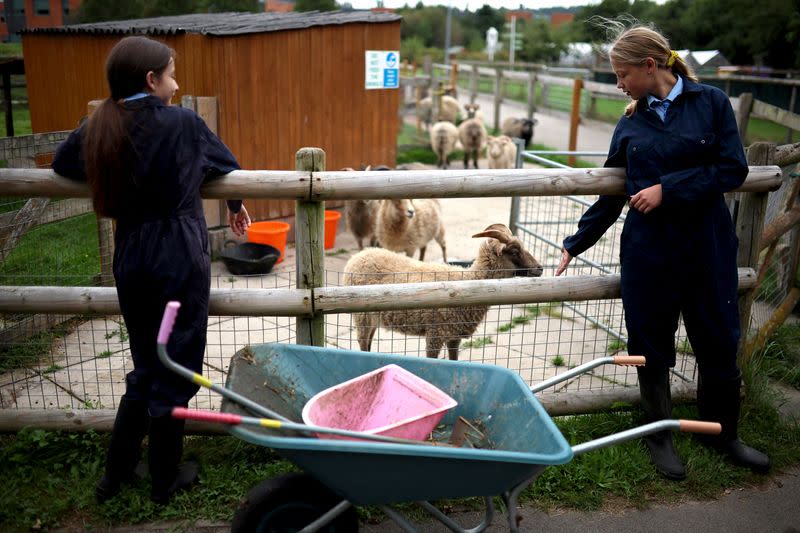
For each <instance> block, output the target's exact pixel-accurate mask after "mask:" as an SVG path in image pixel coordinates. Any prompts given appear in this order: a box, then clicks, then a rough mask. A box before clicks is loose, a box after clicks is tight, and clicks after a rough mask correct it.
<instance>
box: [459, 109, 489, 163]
mask: <svg viewBox="0 0 800 533" xmlns="http://www.w3.org/2000/svg"><path fill="white" fill-rule="evenodd" d="M458 137H459V139H460V140H461V145H462V146H463V147H464V168H469V157H470V156H472V161H473V162H474V163H475V168H478V155H479V154H480V152H481V148H483V145H484V144H486V128H485V127H484V126H483V122H481V121H480V120H479V119H477V118H468V119H467V120H465V121H464V122H462V123H461V124H459V125H458Z"/></svg>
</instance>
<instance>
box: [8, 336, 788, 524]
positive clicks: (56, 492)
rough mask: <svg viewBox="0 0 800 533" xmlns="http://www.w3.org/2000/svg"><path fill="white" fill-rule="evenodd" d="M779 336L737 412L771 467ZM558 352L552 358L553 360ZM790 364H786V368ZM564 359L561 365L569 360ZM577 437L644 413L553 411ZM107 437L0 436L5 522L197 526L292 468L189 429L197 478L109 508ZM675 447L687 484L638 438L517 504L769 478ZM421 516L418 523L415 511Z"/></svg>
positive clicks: (777, 436) (692, 493)
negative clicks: (664, 470) (665, 475)
mask: <svg viewBox="0 0 800 533" xmlns="http://www.w3.org/2000/svg"><path fill="white" fill-rule="evenodd" d="M795 335H797V332H793V334H792V335H789V334H783V335H779V336H777V337H776V339H775V340H774V341H773V345H774V346H778V347H780V350H778V349H777V348H773V353H772V355H770V356H769V357H768V356H767V355H765V353H760V354H756V356H755V357H754V359H753V363H752V364H751V365H749V366H748V367H747V368H745V379H746V380H747V383H748V388H747V397H746V403H745V404H744V408H743V410H742V419H741V423H740V427H739V429H740V435H741V437H742V439H743V440H744V441H745V442H747V443H749V444H751V445H753V446H755V447H757V448H759V449H761V450H764V451H765V452H766V453H768V454H769V455H770V456H771V458H772V460H773V462H774V464H775V471H779V470H780V469H781V468H783V467H785V466H787V465H792V464H796V463H798V462H800V426H798V425H797V424H796V423H795V424H793V425H792V424H789V423H787V422H786V421H783V420H781V419H780V418H779V417H778V414H777V410H776V407H775V405H776V404H775V401H776V400H775V397H774V396H773V394H772V393H771V390H770V389H769V387H768V379H767V377H766V375H765V372H764V370H765V368H768V366H769V365H770V364H773V363H770V358H772V359H779V360H780V359H782V358H783V357H784V356H785V354H786V353H788V352H789V351H791V350H800V343H798V339H797V337H796V336H795ZM557 358H558V356H556V357H554V358H553V360H552V361H551V362H552V363H553V364H556V363H557V361H556V359H557ZM792 361H794V360H791V359H789V360H785V361H784V362H785V363H786V364H787V365H791V364H793V363H792ZM562 363H563V361H562ZM674 414H675V417H676V418H689V419H692V418H697V410H696V408H695V407H694V406H693V405H680V406H677V407H676V409H675V413H674ZM554 422H555V424H556V426H557V427H558V428H559V430H560V431H561V432H562V434H563V435H564V437H565V438H566V439H567V441H568V442H569V443H570V444H571V445H575V444H578V443H582V442H586V441H589V440H591V439H595V438H599V437H602V436H605V435H609V434H612V433H617V432H620V431H623V430H625V429H629V428H631V427H633V426H635V425H637V424H638V423H639V411H638V410H635V409H631V408H630V406H627V405H620V406H617V408H616V409H614V410H610V411H609V412H605V413H600V414H590V415H579V416H565V417H557V418H555V419H554ZM108 439H109V436H108V435H99V434H97V433H94V432H92V431H89V432H87V433H61V432H46V431H42V430H29V429H26V430H23V431H21V432H19V433H18V434H16V435H2V436H0V476H2V479H3V482H4V485H5V487H6V490H4V491H2V492H1V493H0V529H2V530H3V531H26V530H29V529H31V528H34V527H35V528H37V529H52V528H57V527H65V528H71V529H103V528H108V527H112V526H119V525H126V524H127V525H130V524H141V523H145V522H155V521H179V522H181V523H184V524H186V526H185V527H190V525H191V523H192V522H193V521H195V520H214V521H219V520H230V519H231V518H232V516H233V513H234V510H235V508H236V505H237V502H238V501H239V500H240V499H241V498H242V497H243V496H244V494H245V493H246V492H247V490H248V489H249V488H250V487H251V486H253V485H255V484H256V483H258V482H260V481H262V480H263V479H265V478H268V477H272V476H276V475H280V474H284V473H287V472H290V471H293V470H295V467H294V466H293V465H292V464H291V463H289V462H287V461H285V460H282V459H281V458H280V457H279V456H278V455H277V454H275V453H273V452H271V451H270V450H268V449H267V448H264V447H259V446H255V445H251V444H249V443H246V442H244V441H241V440H238V439H235V438H233V437H227V436H225V437H188V438H187V439H186V451H185V455H186V457H190V458H195V459H197V460H199V462H200V464H201V469H202V470H201V483H200V484H199V485H198V486H196V487H195V488H193V489H192V490H191V491H189V492H186V493H183V494H181V495H179V496H177V497H175V498H174V500H173V502H172V503H171V504H170V505H168V506H165V507H161V508H160V507H156V506H154V505H152V504H151V503H150V501H149V500H148V498H147V490H148V486H149V483H148V481H147V480H146V479H145V480H139V481H137V482H136V483H135V484H134V485H133V486H132V487H127V488H125V489H124V490H123V491H122V493H121V494H120V495H119V496H118V497H116V498H114V499H112V500H110V501H109V502H108V503H107V504H105V505H103V506H98V505H97V504H96V503H95V502H94V499H93V494H94V483H95V482H96V480H97V479H98V478H99V477H100V475H101V474H102V467H103V461H104V456H105V449H106V446H107V445H108ZM675 443H676V446H677V449H678V453H679V454H680V456H681V457H682V459H683V460H684V461H685V463H686V464H687V465H688V477H687V479H686V480H685V481H682V482H669V483H667V482H664V480H663V479H662V478H661V477H659V476H658V474H656V472H655V470H654V469H653V468H652V466H651V465H650V461H649V458H648V456H647V453H646V451H645V449H644V447H643V446H642V445H641V444H640V443H639V441H638V440H634V441H629V442H625V443H622V444H617V445H615V446H612V447H608V448H604V449H602V450H598V451H594V452H591V453H587V454H585V455H582V456H580V457H577V458H575V459H573V460H572V461H571V462H569V463H568V464H565V465H561V466H553V467H550V468H547V469H545V471H544V473H543V474H542V475H541V476H540V477H539V478H538V480H537V481H536V483H535V484H534V485H533V486H532V487H529V488H527V489H526V490H525V491H524V492H523V495H522V501H523V502H525V503H526V504H527V505H534V506H536V507H538V508H541V509H547V510H553V509H564V508H568V509H578V510H584V511H592V510H596V509H599V508H601V507H602V506H603V505H604V504H605V503H606V502H608V501H609V500H611V501H613V502H614V505H615V506H617V507H620V506H621V507H637V508H645V507H647V506H648V505H651V504H652V503H653V502H659V503H665V502H678V501H684V500H687V499H688V500H698V499H700V500H702V499H708V498H715V497H718V496H719V495H720V494H721V493H722V492H723V491H726V490H731V489H734V488H736V487H746V486H749V485H752V484H759V483H761V482H762V481H763V480H764V479H765V478H764V477H763V476H758V475H755V474H751V473H750V472H749V471H747V470H745V469H741V468H736V467H733V466H731V465H729V464H727V463H726V462H725V461H724V460H723V459H722V458H721V457H720V456H719V455H717V454H715V453H713V452H711V451H709V450H708V449H706V448H705V447H703V446H701V445H700V444H698V443H697V442H696V440H695V439H693V438H692V437H691V436H689V435H686V434H680V433H679V434H675ZM437 504H438V506H439V507H440V508H441V507H464V506H466V507H470V506H475V505H477V504H476V503H475V499H468V500H456V501H442V502H437ZM359 513H360V515H361V517H362V520H364V521H376V520H380V519H381V516H382V515H381V513H380V511H379V510H377V509H375V508H371V507H367V508H362V509H359ZM419 516H421V514H420V515H415V517H414V519H419V518H418V517H419Z"/></svg>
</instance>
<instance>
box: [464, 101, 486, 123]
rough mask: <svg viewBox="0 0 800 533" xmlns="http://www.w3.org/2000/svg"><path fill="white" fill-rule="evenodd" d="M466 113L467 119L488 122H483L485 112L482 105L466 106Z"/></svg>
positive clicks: (472, 104) (471, 104)
mask: <svg viewBox="0 0 800 533" xmlns="http://www.w3.org/2000/svg"><path fill="white" fill-rule="evenodd" d="M464 111H466V113H467V118H477V119H478V120H480V121H481V122H486V121H485V120H483V111H481V105H480V104H475V103H469V104H464Z"/></svg>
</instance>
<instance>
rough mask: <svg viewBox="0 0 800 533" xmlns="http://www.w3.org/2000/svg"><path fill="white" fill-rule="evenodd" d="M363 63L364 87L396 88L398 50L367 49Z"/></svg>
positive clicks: (398, 74)
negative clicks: (364, 69)
mask: <svg viewBox="0 0 800 533" xmlns="http://www.w3.org/2000/svg"><path fill="white" fill-rule="evenodd" d="M364 64H365V66H366V71H365V73H364V88H365V89H397V88H398V87H399V86H400V52H398V51H397V50H367V52H366V57H365V61H364Z"/></svg>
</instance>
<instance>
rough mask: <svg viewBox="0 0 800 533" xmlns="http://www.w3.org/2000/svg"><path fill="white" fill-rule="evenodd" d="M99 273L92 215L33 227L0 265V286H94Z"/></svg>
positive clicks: (95, 230)
mask: <svg viewBox="0 0 800 533" xmlns="http://www.w3.org/2000/svg"><path fill="white" fill-rule="evenodd" d="M99 272H100V251H99V244H98V240H97V218H96V217H95V215H94V214H93V213H88V214H85V215H81V216H77V217H73V218H70V219H67V220H64V221H61V222H57V223H52V224H45V225H42V226H37V227H35V228H33V229H32V230H30V231H29V232H27V233H26V234H25V235H24V236H23V237H22V239H20V241H19V243H18V245H17V246H16V248H14V251H13V252H12V253H11V254H10V255H9V256H8V258H7V259H6V260H5V261H4V262H3V263H2V264H0V285H62V286H63V285H69V286H75V285H88V286H92V285H95V282H94V278H95V276H96V275H97V274H98V273H99Z"/></svg>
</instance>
